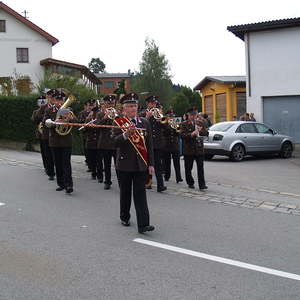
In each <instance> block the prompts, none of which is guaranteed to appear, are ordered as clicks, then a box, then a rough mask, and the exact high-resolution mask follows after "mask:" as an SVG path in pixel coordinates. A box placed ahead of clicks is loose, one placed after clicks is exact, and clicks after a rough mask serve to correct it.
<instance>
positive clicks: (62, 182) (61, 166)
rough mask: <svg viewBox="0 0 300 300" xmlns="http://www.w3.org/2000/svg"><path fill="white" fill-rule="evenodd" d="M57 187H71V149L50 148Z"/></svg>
mask: <svg viewBox="0 0 300 300" xmlns="http://www.w3.org/2000/svg"><path fill="white" fill-rule="evenodd" d="M52 152H53V157H54V163H55V170H56V181H57V185H58V186H60V187H62V188H67V187H73V179H72V166H71V153H72V148H71V147H62V148H60V147H52Z"/></svg>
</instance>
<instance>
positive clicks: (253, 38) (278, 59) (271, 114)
mask: <svg viewBox="0 0 300 300" xmlns="http://www.w3.org/2000/svg"><path fill="white" fill-rule="evenodd" d="M228 30H229V31H231V32H233V33H234V34H235V35H236V36H238V37H239V38H241V39H242V40H244V41H245V52H246V71H247V81H246V82H247V84H246V86H247V111H248V112H253V113H254V114H255V117H256V119H257V120H258V121H261V122H264V123H266V124H268V125H270V126H272V127H274V128H275V129H276V130H278V131H279V132H281V133H284V134H288V135H291V136H293V137H294V138H295V140H296V142H297V143H300V122H299V119H300V117H299V114H300V84H299V83H300V18H296V19H286V20H276V21H269V22H263V23H254V24H247V25H238V26H230V27H228Z"/></svg>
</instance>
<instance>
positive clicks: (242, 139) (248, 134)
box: [204, 121, 295, 161]
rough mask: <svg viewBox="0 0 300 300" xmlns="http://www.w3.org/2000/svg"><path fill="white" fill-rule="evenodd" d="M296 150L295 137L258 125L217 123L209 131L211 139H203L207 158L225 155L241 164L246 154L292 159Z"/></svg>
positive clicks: (240, 122) (250, 123)
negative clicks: (275, 155) (274, 155)
mask: <svg viewBox="0 0 300 300" xmlns="http://www.w3.org/2000/svg"><path fill="white" fill-rule="evenodd" d="M294 149H295V143H294V141H293V138H291V137H290V136H286V135H282V134H279V133H277V132H276V131H275V130H273V129H272V128H270V127H268V126H266V125H265V124H262V123H258V122H243V121H234V122H221V123H217V124H215V125H213V126H211V127H210V128H209V136H208V138H207V139H206V140H204V152H205V158H206V159H212V158H213V156H214V155H225V156H228V157H230V159H231V160H233V161H241V160H243V159H244V157H245V156H246V155H261V154H279V156H280V157H282V158H290V157H291V156H292V153H293V151H294Z"/></svg>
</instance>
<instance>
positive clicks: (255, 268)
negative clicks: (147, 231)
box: [133, 238, 300, 281]
mask: <svg viewBox="0 0 300 300" xmlns="http://www.w3.org/2000/svg"><path fill="white" fill-rule="evenodd" d="M133 241H134V242H136V243H140V244H144V245H148V246H152V247H157V248H161V249H165V250H169V251H173V252H177V253H182V254H186V255H191V256H195V257H199V258H203V259H206V260H211V261H215V262H218V263H222V264H226V265H231V266H235V267H239V268H243V269H248V270H252V271H257V272H261V273H266V274H270V275H274V276H278V277H284V278H289V279H294V280H299V281H300V275H298V274H293V273H287V272H283V271H280V270H275V269H270V268H265V267H261V266H257V265H252V264H248V263H244V262H242V261H238V260H233V259H228V258H224V257H220V256H214V255H210V254H206V253H201V252H197V251H192V250H188V249H184V248H179V247H175V246H171V245H167V244H163V243H158V242H153V241H149V240H145V239H140V238H137V239H134V240H133Z"/></svg>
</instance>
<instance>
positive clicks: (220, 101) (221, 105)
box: [216, 94, 226, 122]
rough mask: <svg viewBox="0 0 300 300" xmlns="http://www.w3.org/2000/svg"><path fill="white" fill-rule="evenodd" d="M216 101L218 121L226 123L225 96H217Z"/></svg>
mask: <svg viewBox="0 0 300 300" xmlns="http://www.w3.org/2000/svg"><path fill="white" fill-rule="evenodd" d="M216 101H217V103H216V104H217V107H216V108H217V113H218V115H219V121H220V122H223V121H226V94H218V95H217V97H216Z"/></svg>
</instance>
